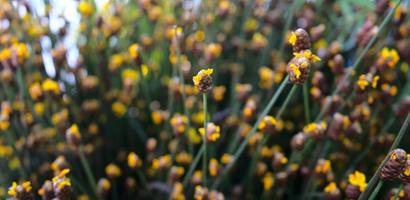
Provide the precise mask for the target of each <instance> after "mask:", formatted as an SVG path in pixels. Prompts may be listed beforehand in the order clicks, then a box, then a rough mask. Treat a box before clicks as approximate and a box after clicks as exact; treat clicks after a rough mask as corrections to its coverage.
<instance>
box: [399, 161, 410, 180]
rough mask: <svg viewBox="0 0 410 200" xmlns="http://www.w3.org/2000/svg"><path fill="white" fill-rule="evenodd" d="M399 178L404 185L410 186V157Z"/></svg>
mask: <svg viewBox="0 0 410 200" xmlns="http://www.w3.org/2000/svg"><path fill="white" fill-rule="evenodd" d="M409 155H410V154H409ZM409 155H408V156H409ZM399 178H400V180H401V181H403V182H404V183H406V184H410V157H408V158H407V161H406V165H405V167H404V168H403V170H402V172H401V173H400V175H399Z"/></svg>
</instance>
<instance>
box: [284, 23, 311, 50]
mask: <svg viewBox="0 0 410 200" xmlns="http://www.w3.org/2000/svg"><path fill="white" fill-rule="evenodd" d="M291 34H292V35H291V38H290V39H289V43H291V44H292V48H293V52H300V51H302V50H307V49H310V46H311V44H310V37H309V34H308V33H307V32H306V31H305V30H304V29H301V28H299V29H297V30H296V31H295V32H292V33H291Z"/></svg>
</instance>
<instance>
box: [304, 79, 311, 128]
mask: <svg viewBox="0 0 410 200" xmlns="http://www.w3.org/2000/svg"><path fill="white" fill-rule="evenodd" d="M303 106H304V107H305V121H306V124H308V123H309V122H310V108H309V91H308V85H307V83H305V84H304V85H303Z"/></svg>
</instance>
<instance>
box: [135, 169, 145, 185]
mask: <svg viewBox="0 0 410 200" xmlns="http://www.w3.org/2000/svg"><path fill="white" fill-rule="evenodd" d="M137 176H138V178H139V179H140V181H141V186H142V187H143V188H147V180H146V179H145V176H144V173H143V172H142V171H141V169H138V170H137Z"/></svg>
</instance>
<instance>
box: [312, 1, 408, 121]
mask: <svg viewBox="0 0 410 200" xmlns="http://www.w3.org/2000/svg"><path fill="white" fill-rule="evenodd" d="M401 2H402V0H399V2H397V4H396V6H395V7H394V8H393V9H391V10H390V12H389V13H388V14H387V16H386V17H385V18H384V20H383V21H382V23H381V24H380V28H379V30H378V31H377V32H376V34H375V35H374V36H373V37H372V38H371V40H370V41H369V43H367V45H366V47H365V48H364V49H363V51H362V52H361V53H360V55H359V57H358V58H357V59H356V61H355V62H354V64H353V66H352V67H351V70H352V71H356V69H357V67H358V66H359V64H360V63H361V62H362V60H363V58H364V56H365V55H366V53H367V52H368V51H369V49H370V48H371V47H372V46H373V44H374V43H375V42H376V40H377V37H378V36H379V34H380V32H382V30H383V29H384V28H386V26H387V24H388V23H389V22H390V20H391V19H392V17H393V14H394V12H395V10H396V9H397V7H398V6H399V5H400V3H401ZM352 76H353V74H352V73H347V74H346V75H344V77H343V79H342V81H341V82H340V83H339V84H338V86H337V87H336V89H335V90H334V91H333V93H332V97H333V96H335V95H336V94H338V93H339V92H340V90H341V89H342V87H343V86H344V85H345V83H346V82H347V81H349V80H350V78H351V77H352ZM329 106H330V105H329V104H325V105H324V106H323V108H322V109H321V111H320V113H319V115H318V116H317V119H318V120H320V119H322V118H323V115H324V114H325V113H326V112H327V110H328V109H329Z"/></svg>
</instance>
